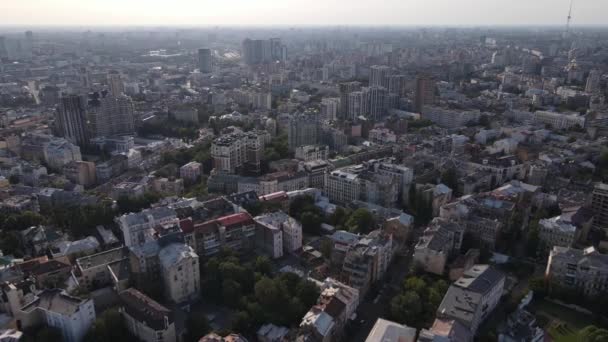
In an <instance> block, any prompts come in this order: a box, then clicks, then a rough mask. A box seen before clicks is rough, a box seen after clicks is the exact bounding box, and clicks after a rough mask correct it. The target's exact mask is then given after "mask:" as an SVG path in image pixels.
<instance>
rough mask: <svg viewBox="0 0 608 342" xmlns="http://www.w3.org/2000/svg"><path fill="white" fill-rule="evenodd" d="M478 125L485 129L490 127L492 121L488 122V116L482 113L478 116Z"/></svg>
mask: <svg viewBox="0 0 608 342" xmlns="http://www.w3.org/2000/svg"><path fill="white" fill-rule="evenodd" d="M479 125H480V126H483V127H484V128H486V129H490V128H492V123H491V122H490V117H488V116H487V115H486V114H482V115H481V116H480V117H479Z"/></svg>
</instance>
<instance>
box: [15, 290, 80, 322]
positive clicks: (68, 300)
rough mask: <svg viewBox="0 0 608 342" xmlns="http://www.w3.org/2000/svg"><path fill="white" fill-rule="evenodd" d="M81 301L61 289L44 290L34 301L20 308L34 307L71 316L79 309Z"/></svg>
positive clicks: (25, 309) (28, 308) (26, 310)
mask: <svg viewBox="0 0 608 342" xmlns="http://www.w3.org/2000/svg"><path fill="white" fill-rule="evenodd" d="M83 302H84V301H83V300H81V299H79V298H76V297H72V296H69V295H67V294H66V293H65V292H63V290H61V289H52V290H44V291H42V292H40V293H39V294H38V295H37V296H36V298H35V299H34V301H32V302H31V303H28V304H26V305H25V306H24V307H23V308H21V310H22V311H25V312H32V311H33V310H35V309H41V310H45V311H51V312H54V313H58V314H61V315H64V316H71V315H73V314H74V313H76V312H77V311H78V310H79V308H80V305H81V304H83Z"/></svg>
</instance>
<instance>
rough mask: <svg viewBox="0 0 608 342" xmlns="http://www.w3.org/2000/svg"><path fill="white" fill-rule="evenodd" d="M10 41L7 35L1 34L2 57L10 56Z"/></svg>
mask: <svg viewBox="0 0 608 342" xmlns="http://www.w3.org/2000/svg"><path fill="white" fill-rule="evenodd" d="M7 45H8V43H7V40H6V37H3V36H0V58H8V46H7Z"/></svg>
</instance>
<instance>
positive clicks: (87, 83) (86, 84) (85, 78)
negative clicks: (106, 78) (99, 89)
mask: <svg viewBox="0 0 608 342" xmlns="http://www.w3.org/2000/svg"><path fill="white" fill-rule="evenodd" d="M78 76H79V77H80V84H81V85H82V87H83V88H85V89H89V88H90V87H91V74H90V73H89V68H87V67H86V66H82V67H80V68H78Z"/></svg>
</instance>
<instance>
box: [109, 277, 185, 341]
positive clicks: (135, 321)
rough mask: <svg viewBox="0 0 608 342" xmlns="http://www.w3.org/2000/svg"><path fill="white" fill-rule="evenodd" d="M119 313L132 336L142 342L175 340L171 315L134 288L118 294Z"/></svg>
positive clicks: (164, 308)
mask: <svg viewBox="0 0 608 342" xmlns="http://www.w3.org/2000/svg"><path fill="white" fill-rule="evenodd" d="M119 296H120V301H121V307H120V313H121V314H122V317H123V318H124V320H125V325H126V327H127V329H128V330H129V332H130V333H131V334H133V336H135V337H137V338H138V339H140V340H142V341H156V342H165V341H167V342H172V341H175V340H176V334H175V322H174V319H173V313H172V312H171V310H169V309H167V308H166V307H164V306H163V305H161V304H160V303H158V302H156V301H155V300H154V299H152V298H150V297H148V296H146V295H145V294H143V293H141V292H139V291H138V290H136V289H134V288H129V289H127V290H124V291H122V292H120V293H119Z"/></svg>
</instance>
